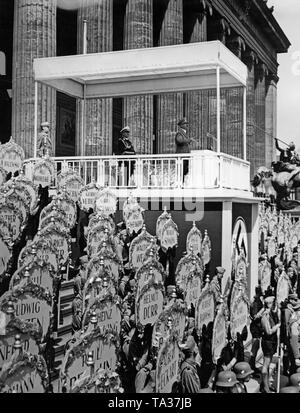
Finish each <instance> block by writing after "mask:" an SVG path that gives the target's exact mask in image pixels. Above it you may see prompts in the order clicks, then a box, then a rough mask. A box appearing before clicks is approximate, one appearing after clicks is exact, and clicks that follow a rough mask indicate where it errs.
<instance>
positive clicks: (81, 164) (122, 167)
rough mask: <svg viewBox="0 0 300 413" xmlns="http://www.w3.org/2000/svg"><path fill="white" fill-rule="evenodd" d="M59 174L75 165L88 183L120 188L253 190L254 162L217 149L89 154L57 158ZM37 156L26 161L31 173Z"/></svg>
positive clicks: (26, 168)
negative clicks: (131, 154)
mask: <svg viewBox="0 0 300 413" xmlns="http://www.w3.org/2000/svg"><path fill="white" fill-rule="evenodd" d="M53 160H54V162H55V167H56V176H55V177H54V182H53V186H54V187H56V185H57V182H56V178H57V175H58V174H60V173H61V172H63V171H66V170H67V169H73V170H74V171H76V172H78V173H79V174H80V176H81V177H82V179H83V181H84V183H85V184H88V183H90V182H92V181H95V182H97V183H98V184H99V185H100V186H109V187H111V188H119V189H122V188H124V189H126V188H128V189H130V188H140V189H156V188H160V189H176V188H191V189H217V188H224V189H234V190H242V191H250V164H249V162H246V161H243V160H242V159H239V158H235V157H232V156H230V155H226V154H223V153H217V152H214V151H209V150H203V151H192V152H191V153H189V154H163V155H134V156H130V157H126V156H85V157H80V156H78V157H66V158H53ZM36 161H37V159H28V160H26V161H25V173H26V175H28V176H30V175H32V172H33V166H34V164H35V162H36Z"/></svg>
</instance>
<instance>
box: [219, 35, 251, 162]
mask: <svg viewBox="0 0 300 413" xmlns="http://www.w3.org/2000/svg"><path fill="white" fill-rule="evenodd" d="M226 45H227V47H228V48H229V49H230V50H231V51H232V53H234V54H235V55H236V56H237V57H238V58H239V59H241V58H242V52H243V51H244V50H245V49H246V45H245V42H244V40H243V38H242V37H241V36H235V35H234V36H231V37H230V38H228V40H227V42H226ZM226 116H227V122H226V132H225V131H224V132H225V136H226V139H227V145H226V146H227V148H226V151H227V153H229V154H230V155H233V156H236V157H238V158H243V87H242V86H241V87H235V88H229V89H227V92H226ZM225 136H224V139H225Z"/></svg>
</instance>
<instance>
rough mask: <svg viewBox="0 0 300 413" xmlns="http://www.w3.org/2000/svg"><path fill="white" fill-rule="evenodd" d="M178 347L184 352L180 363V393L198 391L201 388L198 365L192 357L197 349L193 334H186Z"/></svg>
mask: <svg viewBox="0 0 300 413" xmlns="http://www.w3.org/2000/svg"><path fill="white" fill-rule="evenodd" d="M179 348H180V349H181V350H182V351H183V352H184V354H185V357H186V358H185V360H184V361H183V362H182V364H181V368H180V378H181V393H198V392H199V390H200V389H201V384H200V378H199V373H198V365H197V363H196V361H195V359H194V354H195V351H196V350H197V346H196V342H195V339H194V337H193V336H191V335H190V336H188V337H187V340H186V342H185V343H184V344H179Z"/></svg>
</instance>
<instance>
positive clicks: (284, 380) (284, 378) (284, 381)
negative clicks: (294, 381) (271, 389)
mask: <svg viewBox="0 0 300 413" xmlns="http://www.w3.org/2000/svg"><path fill="white" fill-rule="evenodd" d="M289 382H290V380H289V378H288V377H287V376H284V375H281V376H280V388H283V387H287V386H288V385H289Z"/></svg>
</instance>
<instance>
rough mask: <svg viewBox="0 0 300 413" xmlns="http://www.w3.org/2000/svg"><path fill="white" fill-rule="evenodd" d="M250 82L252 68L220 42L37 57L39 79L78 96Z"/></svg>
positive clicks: (128, 93)
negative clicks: (249, 74)
mask: <svg viewBox="0 0 300 413" xmlns="http://www.w3.org/2000/svg"><path fill="white" fill-rule="evenodd" d="M218 67H219V68H220V81H221V87H236V86H242V85H243V86H246V81H247V74H248V72H247V67H246V66H245V65H244V64H243V63H242V62H241V61H240V59H238V58H237V57H236V56H235V55H234V54H233V53H232V52H230V50H228V49H227V48H226V47H225V46H224V45H223V44H222V43H221V42H220V41H213V42H201V43H189V44H183V45H175V46H165V47H152V48H146V49H132V50H122V51H116V52H108V53H91V54H84V55H73V56H62V57H51V58H40V59H35V60H34V66H33V68H34V76H35V80H36V81H38V82H41V83H43V84H45V85H48V86H52V87H54V88H55V89H57V90H59V91H61V92H64V93H66V94H68V95H71V96H74V97H77V98H82V99H83V98H86V99H89V98H100V97H118V96H130V95H144V94H158V93H165V92H174V91H178V92H179V91H186V90H197V89H212V88H216V86H217V83H216V70H217V68H218Z"/></svg>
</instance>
